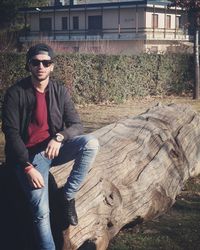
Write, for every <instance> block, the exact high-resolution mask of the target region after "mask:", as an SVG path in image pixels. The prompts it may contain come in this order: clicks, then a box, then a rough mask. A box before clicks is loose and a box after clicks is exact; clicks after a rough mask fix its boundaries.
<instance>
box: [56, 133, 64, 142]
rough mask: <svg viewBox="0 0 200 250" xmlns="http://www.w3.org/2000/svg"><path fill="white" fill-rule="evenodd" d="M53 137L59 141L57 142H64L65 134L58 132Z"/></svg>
mask: <svg viewBox="0 0 200 250" xmlns="http://www.w3.org/2000/svg"><path fill="white" fill-rule="evenodd" d="M53 139H54V140H55V141H57V142H63V140H64V136H63V135H62V134H60V133H57V134H56V135H55V136H54V138H53Z"/></svg>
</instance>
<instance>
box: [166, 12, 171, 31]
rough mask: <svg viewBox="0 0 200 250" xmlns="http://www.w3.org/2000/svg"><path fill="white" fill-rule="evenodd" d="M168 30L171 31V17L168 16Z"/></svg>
mask: <svg viewBox="0 0 200 250" xmlns="http://www.w3.org/2000/svg"><path fill="white" fill-rule="evenodd" d="M166 29H171V16H170V15H166Z"/></svg>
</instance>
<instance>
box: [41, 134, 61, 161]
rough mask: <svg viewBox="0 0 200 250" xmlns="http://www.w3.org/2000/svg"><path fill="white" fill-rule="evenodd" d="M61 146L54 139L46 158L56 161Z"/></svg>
mask: <svg viewBox="0 0 200 250" xmlns="http://www.w3.org/2000/svg"><path fill="white" fill-rule="evenodd" d="M61 144H62V143H61V142H57V141H55V140H54V139H52V140H50V142H49V143H48V145H47V148H46V150H45V156H46V157H47V158H49V159H51V160H52V159H54V158H55V157H56V156H58V154H59V151H60V147H61Z"/></svg>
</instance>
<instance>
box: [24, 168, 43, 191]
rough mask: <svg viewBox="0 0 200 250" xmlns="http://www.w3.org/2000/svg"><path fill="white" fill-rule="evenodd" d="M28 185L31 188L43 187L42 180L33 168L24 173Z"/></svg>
mask: <svg viewBox="0 0 200 250" xmlns="http://www.w3.org/2000/svg"><path fill="white" fill-rule="evenodd" d="M26 175H27V178H28V181H29V184H30V186H31V187H33V188H43V187H44V179H43V177H42V175H41V174H40V172H39V171H38V170H37V169H35V168H34V167H33V168H31V169H30V170H29V171H28V173H26Z"/></svg>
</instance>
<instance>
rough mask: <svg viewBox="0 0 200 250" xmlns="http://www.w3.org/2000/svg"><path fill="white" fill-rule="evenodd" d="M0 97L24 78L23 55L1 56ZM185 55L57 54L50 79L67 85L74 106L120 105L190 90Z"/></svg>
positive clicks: (189, 63)
mask: <svg viewBox="0 0 200 250" xmlns="http://www.w3.org/2000/svg"><path fill="white" fill-rule="evenodd" d="M0 64H1V68H0V93H1V95H2V93H4V91H5V89H6V88H7V87H8V86H10V85H11V84H13V83H14V82H16V80H18V79H20V78H22V77H25V76H26V75H27V74H28V73H27V72H26V71H25V69H24V65H25V54H20V53H1V54H0ZM191 69H194V67H193V57H192V56H191V55H188V54H171V53H170V54H159V55H158V54H141V55H137V56H122V55H109V56H107V55H88V54H58V55H57V56H56V58H55V70H54V72H53V75H52V77H53V78H57V79H60V80H61V81H62V82H63V84H65V85H67V87H68V88H69V90H70V91H71V94H72V96H73V99H74V101H75V102H76V103H99V102H106V101H114V102H122V101H124V100H126V99H128V98H132V97H135V96H146V95H167V94H182V93H183V92H186V91H191V88H192V86H193V81H194V80H193V75H194V72H193V70H191Z"/></svg>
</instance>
